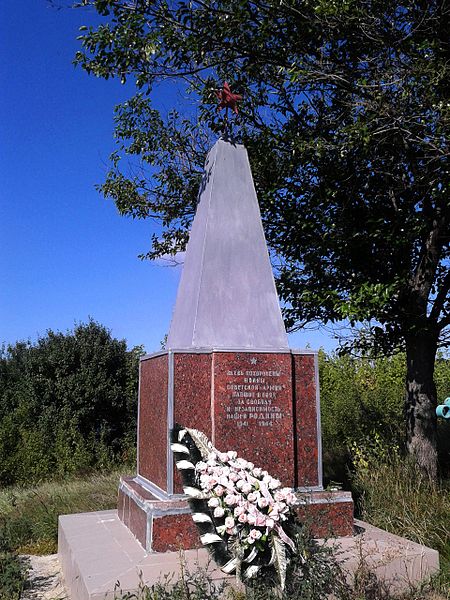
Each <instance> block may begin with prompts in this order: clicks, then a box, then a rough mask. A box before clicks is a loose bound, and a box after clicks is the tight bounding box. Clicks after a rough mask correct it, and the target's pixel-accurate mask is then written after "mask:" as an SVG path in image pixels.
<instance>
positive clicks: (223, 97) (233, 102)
mask: <svg viewBox="0 0 450 600" xmlns="http://www.w3.org/2000/svg"><path fill="white" fill-rule="evenodd" d="M216 96H217V98H218V100H219V106H218V107H217V110H221V109H222V108H231V110H232V111H233V112H234V114H235V115H237V114H238V112H239V110H238V106H237V103H238V102H239V101H240V100H242V96H241V95H240V94H233V92H232V91H231V89H230V86H229V85H228V83H227V82H226V81H225V82H224V84H223V87H222V89H221V90H216Z"/></svg>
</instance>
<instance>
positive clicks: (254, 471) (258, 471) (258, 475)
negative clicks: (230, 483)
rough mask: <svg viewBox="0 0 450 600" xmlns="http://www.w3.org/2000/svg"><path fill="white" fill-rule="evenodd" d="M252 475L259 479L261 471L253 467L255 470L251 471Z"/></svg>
mask: <svg viewBox="0 0 450 600" xmlns="http://www.w3.org/2000/svg"><path fill="white" fill-rule="evenodd" d="M252 474H253V475H254V476H255V477H261V474H262V469H260V468H259V467H255V468H254V469H253V471H252Z"/></svg>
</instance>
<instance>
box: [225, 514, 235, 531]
mask: <svg viewBox="0 0 450 600" xmlns="http://www.w3.org/2000/svg"><path fill="white" fill-rule="evenodd" d="M225 527H226V528H227V529H233V527H234V519H233V517H227V518H226V519H225Z"/></svg>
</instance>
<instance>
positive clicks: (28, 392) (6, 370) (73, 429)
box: [0, 321, 141, 484]
mask: <svg viewBox="0 0 450 600" xmlns="http://www.w3.org/2000/svg"><path fill="white" fill-rule="evenodd" d="M140 353H141V349H140V348H134V349H132V350H127V347H126V343H125V341H124V340H122V341H120V340H117V339H114V338H113V337H112V336H111V333H110V332H109V331H108V330H107V329H106V328H105V327H103V326H102V325H99V324H98V323H95V322H94V321H90V322H89V323H87V324H81V325H77V326H76V327H75V329H74V331H73V332H68V333H66V334H64V333H55V332H53V331H51V330H49V331H48V332H47V334H46V335H45V336H43V337H40V338H39V339H38V341H37V342H36V344H31V343H29V342H17V343H16V344H15V345H13V346H9V347H8V348H3V352H2V355H1V357H0V483H3V484H10V483H14V482H29V481H33V480H38V479H43V478H44V479H45V478H48V477H51V476H63V475H66V474H74V473H77V472H82V471H86V470H89V469H92V468H100V467H105V466H108V465H110V464H112V463H113V462H114V461H117V460H123V459H125V458H126V457H127V454H128V453H130V451H131V452H132V450H131V449H132V447H133V445H134V438H135V430H136V412H137V378H138V361H139V355H140Z"/></svg>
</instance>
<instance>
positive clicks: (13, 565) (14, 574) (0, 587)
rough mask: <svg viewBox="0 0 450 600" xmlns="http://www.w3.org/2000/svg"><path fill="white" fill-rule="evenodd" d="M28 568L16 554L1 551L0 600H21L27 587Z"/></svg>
mask: <svg viewBox="0 0 450 600" xmlns="http://www.w3.org/2000/svg"><path fill="white" fill-rule="evenodd" d="M26 575H27V567H26V565H25V564H24V561H23V560H21V559H20V558H19V557H18V556H17V555H16V554H13V553H11V552H2V551H1V550H0V600H19V598H21V597H22V592H23V589H24V587H25V585H26Z"/></svg>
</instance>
